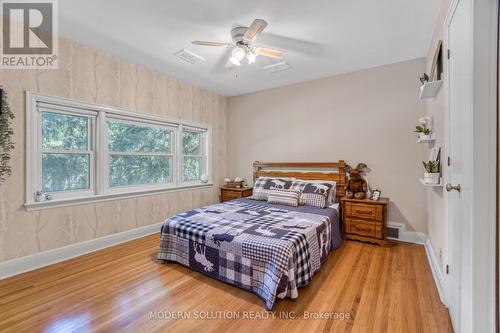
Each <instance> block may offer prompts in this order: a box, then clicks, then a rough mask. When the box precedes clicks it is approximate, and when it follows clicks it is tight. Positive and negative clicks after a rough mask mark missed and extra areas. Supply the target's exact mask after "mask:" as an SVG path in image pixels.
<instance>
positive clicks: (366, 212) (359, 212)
mask: <svg viewBox="0 0 500 333" xmlns="http://www.w3.org/2000/svg"><path fill="white" fill-rule="evenodd" d="M355 211H356V213H358V214H371V213H372V211H371V210H362V209H355Z"/></svg>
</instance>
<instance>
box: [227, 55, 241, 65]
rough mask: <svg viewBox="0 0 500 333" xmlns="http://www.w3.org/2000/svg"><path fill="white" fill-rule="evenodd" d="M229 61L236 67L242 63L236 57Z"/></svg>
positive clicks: (230, 58)
mask: <svg viewBox="0 0 500 333" xmlns="http://www.w3.org/2000/svg"><path fill="white" fill-rule="evenodd" d="M229 61H230V62H231V63H232V64H233V65H235V66H239V65H240V61H239V59H237V58H235V57H234V56H231V57H229Z"/></svg>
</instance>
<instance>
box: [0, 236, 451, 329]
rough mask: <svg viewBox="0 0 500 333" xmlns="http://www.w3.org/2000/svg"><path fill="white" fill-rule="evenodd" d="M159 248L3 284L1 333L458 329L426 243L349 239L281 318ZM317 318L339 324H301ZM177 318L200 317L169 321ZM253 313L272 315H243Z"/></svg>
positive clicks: (124, 248) (150, 244)
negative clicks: (163, 259)
mask: <svg viewBox="0 0 500 333" xmlns="http://www.w3.org/2000/svg"><path fill="white" fill-rule="evenodd" d="M158 242H159V235H152V236H149V237H145V238H141V239H138V240H134V241H131V242H128V243H124V244H120V245H117V246H114V247H111V248H108V249H104V250H101V251H99V252H95V253H91V254H88V255H85V256H82V257H78V258H75V259H72V260H69V261H66V262H63V263H59V264H56V265H53V266H50V267H46V268H42V269H39V270H37V271H33V272H29V273H26V274H23V275H19V276H16V277H13V278H10V279H7V280H3V281H0V332H42V331H43V332H73V331H76V332H87V331H93V332H94V331H96V332H112V331H120V332H124V331H126V332H156V331H159V332H161V331H167V330H168V331H169V332H189V331H193V332H221V331H233V332H264V331H274V332H328V331H331V332H449V331H451V330H452V329H451V325H450V322H449V316H448V311H447V310H446V309H445V308H444V306H443V305H442V304H441V302H440V300H439V295H438V293H437V289H436V287H435V285H434V281H433V278H432V274H431V271H430V268H429V266H428V263H427V259H426V254H425V250H424V248H423V246H420V245H413V244H403V243H389V244H388V245H387V246H386V247H379V246H376V245H369V244H363V243H359V242H355V241H346V242H345V243H344V245H343V247H342V248H341V249H338V250H336V251H334V252H332V253H331V254H330V256H329V258H328V260H327V262H326V263H325V265H324V266H323V267H322V268H321V270H320V271H319V273H317V275H316V276H315V277H314V280H313V281H312V283H311V284H310V285H309V286H307V287H304V288H301V289H299V298H298V299H297V300H280V301H278V302H277V303H276V305H275V308H274V309H273V311H274V313H275V316H276V318H272V316H271V315H270V313H268V312H266V311H265V308H264V303H263V301H261V300H260V299H259V298H258V297H257V296H256V295H254V294H252V293H250V292H246V291H243V290H241V289H238V288H236V287H232V286H229V285H226V284H224V283H222V282H219V281H217V280H214V279H212V278H209V277H207V276H205V275H203V274H200V273H197V272H194V271H191V270H190V269H188V268H185V267H183V266H181V265H179V264H174V263H167V264H158V263H156V262H155V261H154V258H155V256H156V252H157V249H158ZM166 311H169V312H166ZM251 311H255V312H251ZM306 311H308V312H306ZM151 312H156V313H157V315H156V316H157V317H156V318H154V316H153V318H151ZM308 313H309V315H310V316H311V315H316V316H317V315H319V314H320V313H323V315H324V316H326V315H327V314H330V318H319V319H304V318H299V319H297V317H298V316H304V315H307V314H308ZM334 313H337V314H334ZM340 313H347V314H348V315H349V318H343V319H342V318H340V316H341V315H340ZM280 314H281V318H280ZM294 314H295V318H293V315H294ZM173 315H177V316H178V317H184V318H185V317H186V316H188V315H190V316H191V318H185V319H165V317H168V316H173ZM250 315H254V316H260V317H265V316H266V315H268V316H269V317H270V318H268V319H265V318H255V319H250V318H243V317H248V316H250ZM286 315H288V316H290V317H292V318H288V319H287V318H284V317H285V316H286ZM195 316H198V317H200V318H201V317H204V318H203V319H199V318H198V319H197V318H193V317H195ZM217 316H218V317H219V319H218V320H215V319H212V318H214V317H217ZM236 316H240V319H239V320H234V319H231V318H232V317H236ZM345 316H347V315H345Z"/></svg>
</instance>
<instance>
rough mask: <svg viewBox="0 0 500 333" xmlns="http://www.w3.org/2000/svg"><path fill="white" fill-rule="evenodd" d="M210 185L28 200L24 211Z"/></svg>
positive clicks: (201, 185) (208, 185)
mask: <svg viewBox="0 0 500 333" xmlns="http://www.w3.org/2000/svg"><path fill="white" fill-rule="evenodd" d="M212 186H213V184H212V183H207V184H193V185H184V186H178V187H174V188H166V189H154V190H144V191H137V192H133V193H130V192H127V193H113V194H101V195H93V196H90V197H78V198H68V199H57V200H49V201H41V202H30V203H25V204H24V207H25V208H26V211H28V212H30V211H35V210H42V209H49V208H57V207H66V206H75V205H84V204H89V203H94V202H103V201H111V200H118V199H128V198H137V197H144V196H149V195H155V194H160V193H168V192H180V191H185V190H189V189H198V188H207V187H212Z"/></svg>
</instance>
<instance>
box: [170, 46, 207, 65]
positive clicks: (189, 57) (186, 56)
mask: <svg viewBox="0 0 500 333" xmlns="http://www.w3.org/2000/svg"><path fill="white" fill-rule="evenodd" d="M174 55H175V56H176V57H177V58H180V59H182V60H184V61H187V62H189V63H190V64H197V63H199V62H202V61H205V58H203V57H201V56H199V55H197V54H196V53H194V52H191V51H189V50H186V49H182V50H180V51H177V52H175V53H174Z"/></svg>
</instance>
